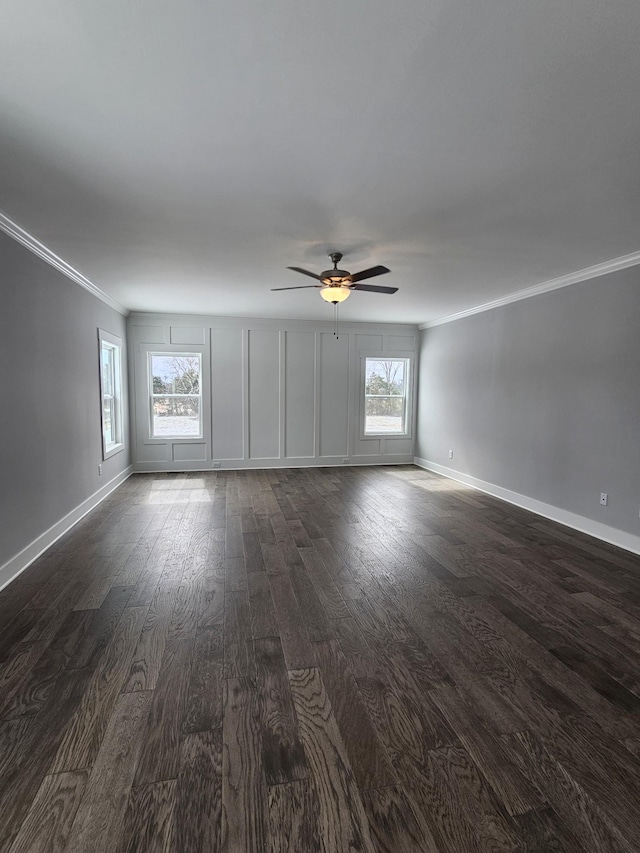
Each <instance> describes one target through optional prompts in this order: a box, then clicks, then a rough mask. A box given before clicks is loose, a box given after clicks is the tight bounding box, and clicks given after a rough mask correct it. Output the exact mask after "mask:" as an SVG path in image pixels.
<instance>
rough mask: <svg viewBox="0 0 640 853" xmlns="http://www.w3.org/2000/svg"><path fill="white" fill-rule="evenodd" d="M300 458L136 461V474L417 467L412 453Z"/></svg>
mask: <svg viewBox="0 0 640 853" xmlns="http://www.w3.org/2000/svg"><path fill="white" fill-rule="evenodd" d="M348 458H349V461H348V462H343V461H342V457H340V456H324V457H323V456H300V457H291V456H289V457H287V458H285V459H279V458H278V459H223V460H222V461H221V463H220V468H214V467H213V462H136V463H134V466H133V470H134V473H135V474H168V473H175V472H178V471H213V473H216V472H217V471H264V470H271V469H274V468H350V467H352V466H356V465H413V462H414V458H413V456H411V455H410V454H406V453H403V454H399V453H398V454H396V453H390V454H387V455H386V456H350V457H348Z"/></svg>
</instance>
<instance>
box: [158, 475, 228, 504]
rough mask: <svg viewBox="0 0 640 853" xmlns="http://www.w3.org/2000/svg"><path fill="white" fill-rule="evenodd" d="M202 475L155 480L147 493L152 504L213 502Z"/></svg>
mask: <svg viewBox="0 0 640 853" xmlns="http://www.w3.org/2000/svg"><path fill="white" fill-rule="evenodd" d="M212 502H213V498H212V496H211V494H210V493H209V492H208V491H207V489H206V488H205V484H204V479H203V478H202V477H196V478H193V479H189V480H155V481H154V482H153V483H152V484H151V491H150V493H149V494H148V495H147V503H150V504H156V505H157V504H188V503H201V504H204V503H212Z"/></svg>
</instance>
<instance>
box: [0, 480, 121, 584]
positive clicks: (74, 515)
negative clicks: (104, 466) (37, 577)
mask: <svg viewBox="0 0 640 853" xmlns="http://www.w3.org/2000/svg"><path fill="white" fill-rule="evenodd" d="M131 474H133V466H132V465H129V467H128V468H125V470H124V471H122V473H120V474H118V476H117V477H114V478H113V480H109V482H108V483H105V485H104V486H102V487H101V488H100V489H98V491H97V492H94V493H93V494H92V495H91V496H90V497H88V498H87V499H86V500H85V501H82V503H81V504H79V505H78V506H77V507H76V508H75V509H72V510H71V512H68V513H67V514H66V515H65V516H64V518H61V519H60V521H56V523H55V524H54V525H52V526H51V527H50V528H49V529H48V530H45V532H44V533H41V534H40V536H38V538H37V539H34V540H33V542H31V543H30V544H29V545H27V547H26V548H23V549H22V551H20V553H19V554H16V555H15V557H12V558H11V559H10V560H8V561H7V562H6V563H5V564H4V565H3V566H0V590H1V589H3V588H4V587H5V586H7V585H8V584H10V583H11V581H12V580H15V578H17V577H18V575H19V574H21V573H22V572H24V570H25V569H26V568H28V567H29V566H30V565H31V563H33V561H34V560H37V559H38V557H39V556H40V555H41V554H42V553H43V552H44V551H46V550H47V548H50V547H51V546H52V545H53V543H54V542H56V541H57V540H58V539H59V538H60V537H61V536H64V534H65V533H66V532H67V531H68V530H70V529H71V528H72V527H73V525H74V524H77V523H78V522H79V521H80V519H81V518H83V517H84V516H85V515H86V514H87V513H88V512H91V510H92V509H95V507H97V506H98V504H99V503H101V501H103V500H104V499H105V498H106V497H107V495H110V494H111V492H112V491H113V490H114V489H117V488H118V486H119V485H120V484H121V483H124V481H125V480H126V479H127V478H128V477H130V476H131Z"/></svg>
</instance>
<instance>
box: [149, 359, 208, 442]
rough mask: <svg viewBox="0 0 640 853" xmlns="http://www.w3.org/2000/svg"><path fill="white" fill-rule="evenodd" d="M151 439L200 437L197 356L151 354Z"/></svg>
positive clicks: (200, 396) (199, 380)
mask: <svg viewBox="0 0 640 853" xmlns="http://www.w3.org/2000/svg"><path fill="white" fill-rule="evenodd" d="M149 375H150V379H151V383H150V384H151V437H152V438H167V437H169V436H170V437H172V438H184V437H193V436H201V435H202V423H201V412H202V406H201V398H202V390H201V375H202V363H201V356H200V355H199V354H198V353H150V355H149Z"/></svg>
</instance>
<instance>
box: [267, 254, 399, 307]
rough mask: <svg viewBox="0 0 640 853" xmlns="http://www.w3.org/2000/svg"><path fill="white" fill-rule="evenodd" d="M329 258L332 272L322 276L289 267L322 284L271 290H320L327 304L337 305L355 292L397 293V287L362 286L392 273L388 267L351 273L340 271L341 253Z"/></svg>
mask: <svg viewBox="0 0 640 853" xmlns="http://www.w3.org/2000/svg"><path fill="white" fill-rule="evenodd" d="M329 257H330V258H331V262H332V263H333V269H332V270H325V271H324V272H321V273H320V275H316V273H314V272H309V270H303V269H302V267H287V269H288V270H294V272H300V273H302V274H303V275H308V276H310V277H311V278H315V279H317V280H318V281H319V282H320V284H302V285H298V286H294V287H272V288H271V290H304V289H306V288H308V287H317V288H320V296H321V297H322V298H323V299H324V300H325V302H332V303H333V304H334V305H337V304H338V302H344V300H345V299H348V297H349V296H351V291H353V290H366V291H369V292H371V293H395V292H396V291H397V290H398V288H397V287H378V286H377V285H375V284H360V282H361V281H364V279H367V278H374V277H375V276H377V275H384V274H385V273H387V272H391V270H390V269H387V267H381V266H377V267H370V268H369V269H368V270H362V272H356V273H353V274H352V273H350V272H349V271H348V270H339V269H338V264H339V263H340V261H341V260H342V255H341V253H340V252H332V253H331V254H330V255H329Z"/></svg>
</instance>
